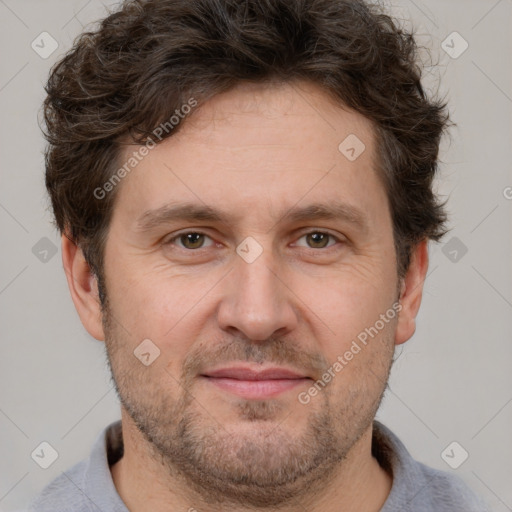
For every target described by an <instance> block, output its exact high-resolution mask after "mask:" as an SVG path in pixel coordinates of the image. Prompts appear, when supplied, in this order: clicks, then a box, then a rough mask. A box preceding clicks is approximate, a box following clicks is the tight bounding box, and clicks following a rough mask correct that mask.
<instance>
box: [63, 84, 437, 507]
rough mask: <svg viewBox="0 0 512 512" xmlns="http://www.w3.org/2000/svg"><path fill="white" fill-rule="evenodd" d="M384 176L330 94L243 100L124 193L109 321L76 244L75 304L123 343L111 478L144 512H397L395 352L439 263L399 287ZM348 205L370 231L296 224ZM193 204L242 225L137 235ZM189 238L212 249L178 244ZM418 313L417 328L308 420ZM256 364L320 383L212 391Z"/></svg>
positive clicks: (286, 93)
mask: <svg viewBox="0 0 512 512" xmlns="http://www.w3.org/2000/svg"><path fill="white" fill-rule="evenodd" d="M349 134H356V135H357V137H358V138H359V139H360V140H361V141H363V142H364V144H365V146H366V149H365V151H364V152H363V153H362V154H361V155H360V156H359V157H358V158H357V159H356V160H355V161H353V162H351V161H349V160H348V159H347V158H346V157H345V156H344V155H343V154H341V153H340V151H339V150H338V145H339V144H340V142H341V141H343V140H344V139H345V138H346V137H347V136H348V135H349ZM133 150H134V147H130V148H126V149H125V150H124V154H123V156H122V157H121V159H120V162H121V164H122V163H124V161H125V159H126V158H128V157H129V156H130V154H131V152H132V151H133ZM374 161H375V141H374V132H373V128H372V125H371V123H370V121H368V120H367V119H366V118H364V117H363V116H361V115H360V114H358V113H356V112H354V111H350V110H348V109H342V108H340V106H339V105H338V104H336V103H334V102H333V100H332V99H331V98H330V97H329V96H328V95H327V94H326V93H325V92H324V91H323V90H322V89H321V88H319V87H318V86H316V85H314V84H310V83H306V82H301V83H293V84H290V83H288V84H271V85H267V86H263V85H254V84H241V85H239V86H237V87H236V88H235V89H233V90H231V91H229V92H227V93H224V94H221V95H218V96H215V97H214V98H213V99H211V100H209V101H208V102H206V103H204V104H202V105H199V107H198V108H197V109H196V110H195V111H194V112H193V113H192V114H191V115H190V116H189V118H188V119H187V120H186V121H185V122H184V124H183V126H182V127H181V130H180V131H179V132H177V133H176V134H175V135H173V136H171V137H170V138H168V139H166V140H165V141H164V142H162V143H161V144H159V145H158V146H156V148H154V149H152V150H151V151H150V152H149V154H148V155H147V156H146V157H145V158H144V159H143V160H142V161H141V163H139V164H138V166H137V167H136V168H135V169H134V170H133V171H132V172H131V173H130V174H129V175H127V176H126V177H125V178H124V179H123V181H122V183H121V184H120V185H119V187H120V189H119V190H118V191H117V193H118V196H117V200H116V205H115V208H114V212H113V216H112V220H111V225H110V230H109V233H108V239H107V242H106V248H105V267H104V275H105V286H106V291H107V297H108V303H107V304H106V306H105V311H104V314H102V310H101V307H100V305H99V302H98V289H97V282H96V278H95V277H94V275H92V273H91V271H90V269H89V267H88V265H87V263H86V262H85V260H84V257H83V254H82V252H81V250H80V249H79V248H77V247H76V246H75V245H74V244H73V243H72V242H70V241H69V240H68V238H66V237H65V236H63V237H62V254H63V263H64V268H65V270H66V274H67V279H68V284H69V287H70V291H71V296H72V298H73V301H74V303H75V306H76V309H77V311H78V313H79V315H80V318H81V321H82V323H83V325H84V326H85V328H86V329H87V331H88V332H89V333H90V334H91V335H92V336H93V337H94V338H96V339H98V340H105V342H106V348H107V353H108V358H109V364H110V366H111V370H112V373H113V377H114V381H115V383H116V389H117V391H118V394H119V396H120V400H121V404H122V407H121V413H122V424H123V441H124V446H125V452H124V456H123V458H122V459H121V460H120V461H119V462H117V463H116V464H115V465H113V466H112V467H111V472H112V476H113V480H114V484H115V486H116V488H117V490H118V492H119V494H120V496H121V498H122V499H123V501H124V502H125V503H126V504H127V506H128V508H129V509H130V510H131V511H132V512H139V511H144V510H152V511H156V512H158V511H164V510H165V511H182V510H194V509H195V510H197V511H212V512H213V511H220V510H222V511H235V510H236V511H237V512H243V511H246V510H255V509H258V510H276V511H277V510H279V511H284V512H288V511H297V510H307V511H311V512H316V511H320V510H321V511H323V512H331V511H332V512H334V511H337V512H339V511H340V510H343V511H359V512H361V511H367V512H371V511H378V510H380V508H381V507H382V505H383V504H384V502H385V500H386V498H387V496H388V494H389V491H390V489H391V485H392V477H391V475H389V474H387V473H386V472H385V471H384V470H383V469H382V468H381V467H380V465H379V464H378V462H377V460H376V459H375V458H373V457H372V454H371V434H372V421H373V419H374V416H375V413H376V411H377V408H378V406H379V402H380V400H381V397H382V394H383V392H384V389H385V386H386V382H387V379H388V376H389V370H390V367H391V364H392V358H393V352H394V348H395V346H396V345H398V344H401V343H404V342H405V341H407V340H408V339H409V338H410V337H411V336H412V335H413V333H414V330H415V317H416V315H417V312H418V309H419V307H420V303H421V296H422V291H423V281H424V279H425V276H426V272H427V267H428V255H427V245H426V241H423V242H421V243H420V244H418V246H417V247H416V249H415V250H414V252H413V254H412V259H411V264H410V267H409V269H408V272H407V274H406V276H405V277H404V278H403V279H402V280H399V279H398V276H397V274H396V255H395V251H394V245H393V230H392V222H391V216H390V212H389V206H388V200H387V197H386V193H385V190H384V188H383V184H382V182H381V180H380V178H379V176H378V175H377V173H376V172H375V165H374ZM335 200H336V201H342V202H343V203H345V204H349V205H351V206H353V207H354V208H357V209H358V210H360V211H361V212H362V213H363V215H364V219H365V223H366V229H362V228H361V226H357V225H356V224H354V223H352V222H350V221H349V220H347V219H330V220H318V219H316V220H302V221H300V222H290V221H289V220H288V219H287V218H286V217H285V214H286V213H287V212H288V211H290V209H291V208H292V207H294V206H306V205H308V204H311V203H313V202H321V203H324V204H330V203H332V202H333V201H335ZM175 201H176V202H183V201H188V202H193V203H196V204H198V205H200V206H204V205H205V204H207V205H209V206H211V207H215V208H218V209H222V210H223V211H225V212H226V215H227V216H228V219H227V222H217V221H193V222H191V221H183V220H174V221H169V222H167V223H165V224H164V225H159V226H157V227H155V228H153V229H147V230H140V229H139V230H138V229H137V221H138V219H139V218H140V217H141V216H142V215H143V214H144V212H147V211H149V210H153V209H156V208H159V207H161V206H163V205H165V204H167V203H170V202H175ZM184 232H191V233H194V232H200V233H203V234H205V235H206V236H205V237H199V240H198V241H195V239H193V238H192V241H191V242H190V241H188V243H187V239H185V240H184V239H183V237H182V238H181V239H180V238H179V237H178V238H175V239H174V240H173V241H171V242H170V243H168V244H167V245H163V244H162V242H169V240H170V239H171V238H172V237H174V236H176V234H183V233H184ZM311 232H315V233H318V232H320V233H325V232H328V233H330V234H332V235H333V236H334V237H335V238H328V239H327V240H328V242H325V239H324V238H322V239H321V240H320V241H319V240H318V235H317V239H315V238H314V237H311V236H306V235H307V234H308V233H311ZM248 236H251V237H253V238H254V239H255V240H256V241H257V242H258V243H259V244H260V246H261V247H262V249H263V252H262V253H261V255H260V256H259V257H258V258H257V259H256V260H255V261H253V262H252V263H248V262H246V261H245V260H244V259H243V258H241V257H240V256H239V255H238V254H237V252H236V248H237V246H238V245H239V244H240V243H241V242H242V241H243V240H244V239H245V238H246V237H248ZM322 240H324V242H322ZM196 247H199V248H196ZM398 300H399V301H400V305H401V311H400V313H399V315H398V316H397V317H395V318H394V319H392V320H390V321H389V322H388V323H386V324H385V326H384V328H383V329H381V330H380V331H379V334H378V335H377V336H375V337H374V338H373V339H371V341H370V342H369V343H368V344H367V345H366V346H364V347H363V348H362V350H361V351H360V352H359V353H358V354H357V355H355V356H354V357H353V359H352V360H351V361H350V362H348V364H346V366H344V367H343V369H342V370H341V371H338V372H333V371H332V369H331V372H328V373H330V375H331V379H330V382H329V383H328V385H327V386H326V387H325V388H323V389H322V390H321V391H320V392H318V394H317V395H316V396H314V397H312V398H311V400H310V402H309V403H308V404H303V403H301V402H300V401H299V400H298V395H299V393H300V392H305V391H307V390H308V389H309V388H310V387H311V385H312V384H313V383H314V381H316V380H317V379H320V378H321V377H322V375H323V374H324V373H325V371H327V369H328V368H329V367H331V366H332V365H333V363H334V362H335V361H336V360H337V357H338V356H343V354H344V353H345V352H346V351H347V350H349V348H350V346H351V343H352V341H353V340H354V339H356V337H357V335H358V334H359V333H361V332H362V331H364V329H365V328H369V327H370V326H374V325H375V323H376V321H377V320H378V319H379V318H380V315H381V314H383V313H385V312H386V311H387V310H389V309H390V308H391V306H392V304H393V303H395V302H396V301H398ZM147 338H149V339H150V340H152V342H153V343H154V344H155V345H156V346H158V348H159V350H160V355H159V357H158V358H156V359H155V360H154V362H152V363H151V364H150V365H149V366H145V365H144V364H142V363H141V362H140V361H139V360H138V359H137V358H136V357H134V355H133V351H134V349H135V348H136V347H137V346H138V345H139V344H140V343H141V341H142V340H144V339H147ZM240 362H244V363H246V364H250V365H251V367H253V368H260V369H262V368H267V367H270V366H286V367H288V368H292V369H295V370H297V371H299V372H300V373H301V374H303V375H305V376H307V377H309V378H310V379H311V380H306V381H304V382H303V383H301V384H299V385H298V386H296V387H295V388H293V389H291V390H288V391H285V392H282V393H281V394H279V395H277V396H275V397H273V398H268V399H263V400H255V399H249V398H247V399H246V398H241V397H240V396H238V395H235V394H232V393H230V392H229V391H226V390H224V389H220V388H219V387H217V386H215V385H213V384H211V382H210V381H208V379H204V378H202V377H201V376H200V375H201V374H202V373H203V372H205V371H207V370H209V369H213V368H219V367H222V366H230V365H232V364H235V363H240ZM333 374H334V377H332V375H333ZM241 477H243V478H244V480H243V482H241V481H240V478H241Z"/></svg>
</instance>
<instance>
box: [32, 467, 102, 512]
mask: <svg viewBox="0 0 512 512" xmlns="http://www.w3.org/2000/svg"><path fill="white" fill-rule="evenodd" d="M87 463H88V461H87V460H83V461H81V462H78V463H77V464H75V465H74V466H73V467H71V468H70V469H68V470H66V471H64V472H62V473H61V474H60V475H59V476H58V477H56V478H55V479H54V480H52V481H51V482H50V483H49V484H48V485H47V486H46V487H44V489H43V490H42V491H41V492H40V494H39V495H38V496H36V498H34V499H33V500H32V501H31V502H30V504H29V506H28V509H27V512H61V511H62V512H64V511H69V510H73V511H77V512H82V511H84V512H85V511H89V510H92V509H90V508H89V507H88V505H87V502H86V499H85V496H84V493H83V492H82V490H81V489H82V488H83V480H84V475H85V472H86V467H87Z"/></svg>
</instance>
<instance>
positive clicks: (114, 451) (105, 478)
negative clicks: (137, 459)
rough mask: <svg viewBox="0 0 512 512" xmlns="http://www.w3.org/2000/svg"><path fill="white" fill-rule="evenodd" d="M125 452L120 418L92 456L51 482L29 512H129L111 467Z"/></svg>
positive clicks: (100, 437)
mask: <svg viewBox="0 0 512 512" xmlns="http://www.w3.org/2000/svg"><path fill="white" fill-rule="evenodd" d="M122 454H123V443H122V427H121V421H116V422H114V423H111V424H110V425H108V426H107V427H105V428H104V429H103V431H102V432H101V433H100V434H99V435H98V437H97V438H96V442H95V443H94V445H93V447H92V450H91V452H90V455H89V457H87V458H86V459H84V460H82V461H80V462H78V463H76V464H75V465H74V466H72V467H71V468H70V469H67V470H66V471H63V472H62V473H61V474H60V475H59V476H58V477H56V478H55V479H54V480H53V481H51V482H50V483H49V484H48V485H47V486H46V487H45V488H44V489H43V490H42V491H41V492H40V493H39V495H38V496H36V498H35V499H33V500H32V501H31V502H30V504H29V506H28V509H27V511H26V512H69V511H73V512H89V511H90V512H93V511H94V512H97V511H98V510H104V511H107V510H115V511H120V512H127V509H126V507H125V506H124V504H123V502H122V500H121V498H120V497H119V495H118V494H117V491H116V488H115V486H114V483H113V481H112V475H111V473H110V469H109V466H110V465H111V464H112V463H114V462H115V461H116V460H117V459H119V458H120V457H121V456H122Z"/></svg>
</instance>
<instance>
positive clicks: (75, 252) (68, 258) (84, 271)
mask: <svg viewBox="0 0 512 512" xmlns="http://www.w3.org/2000/svg"><path fill="white" fill-rule="evenodd" d="M61 245H62V264H63V266H64V271H65V272H66V279H67V281H68V286H69V291H70V293H71V298H72V299H73V303H74V304H75V308H76V310H77V312H78V315H79V316H80V320H81V321H82V324H83V326H84V327H85V328H86V330H87V332H88V333H89V334H90V335H91V336H92V337H93V338H96V339H97V340H99V341H104V339H105V337H104V334H103V324H102V321H101V319H102V315H101V305H100V300H99V294H98V283H97V281H96V276H95V275H94V274H93V273H92V271H91V268H90V266H89V264H88V263H87V262H86V261H85V258H84V255H83V252H82V250H81V249H80V248H79V247H78V246H77V245H76V244H75V242H73V241H72V240H71V239H70V238H68V237H67V236H66V234H63V235H62V237H61Z"/></svg>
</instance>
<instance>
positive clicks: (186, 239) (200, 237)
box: [164, 231, 211, 250]
mask: <svg viewBox="0 0 512 512" xmlns="http://www.w3.org/2000/svg"><path fill="white" fill-rule="evenodd" d="M207 238H210V237H209V236H208V235H205V234H204V233H199V232H197V231H187V232H186V233H181V234H179V235H176V236H174V237H173V238H170V239H169V240H168V241H167V242H164V245H175V244H176V243H177V242H178V247H179V248H182V249H189V250H193V249H202V248H203V247H207V246H205V245H204V243H205V240H206V239H207ZM210 245H211V244H210Z"/></svg>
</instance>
